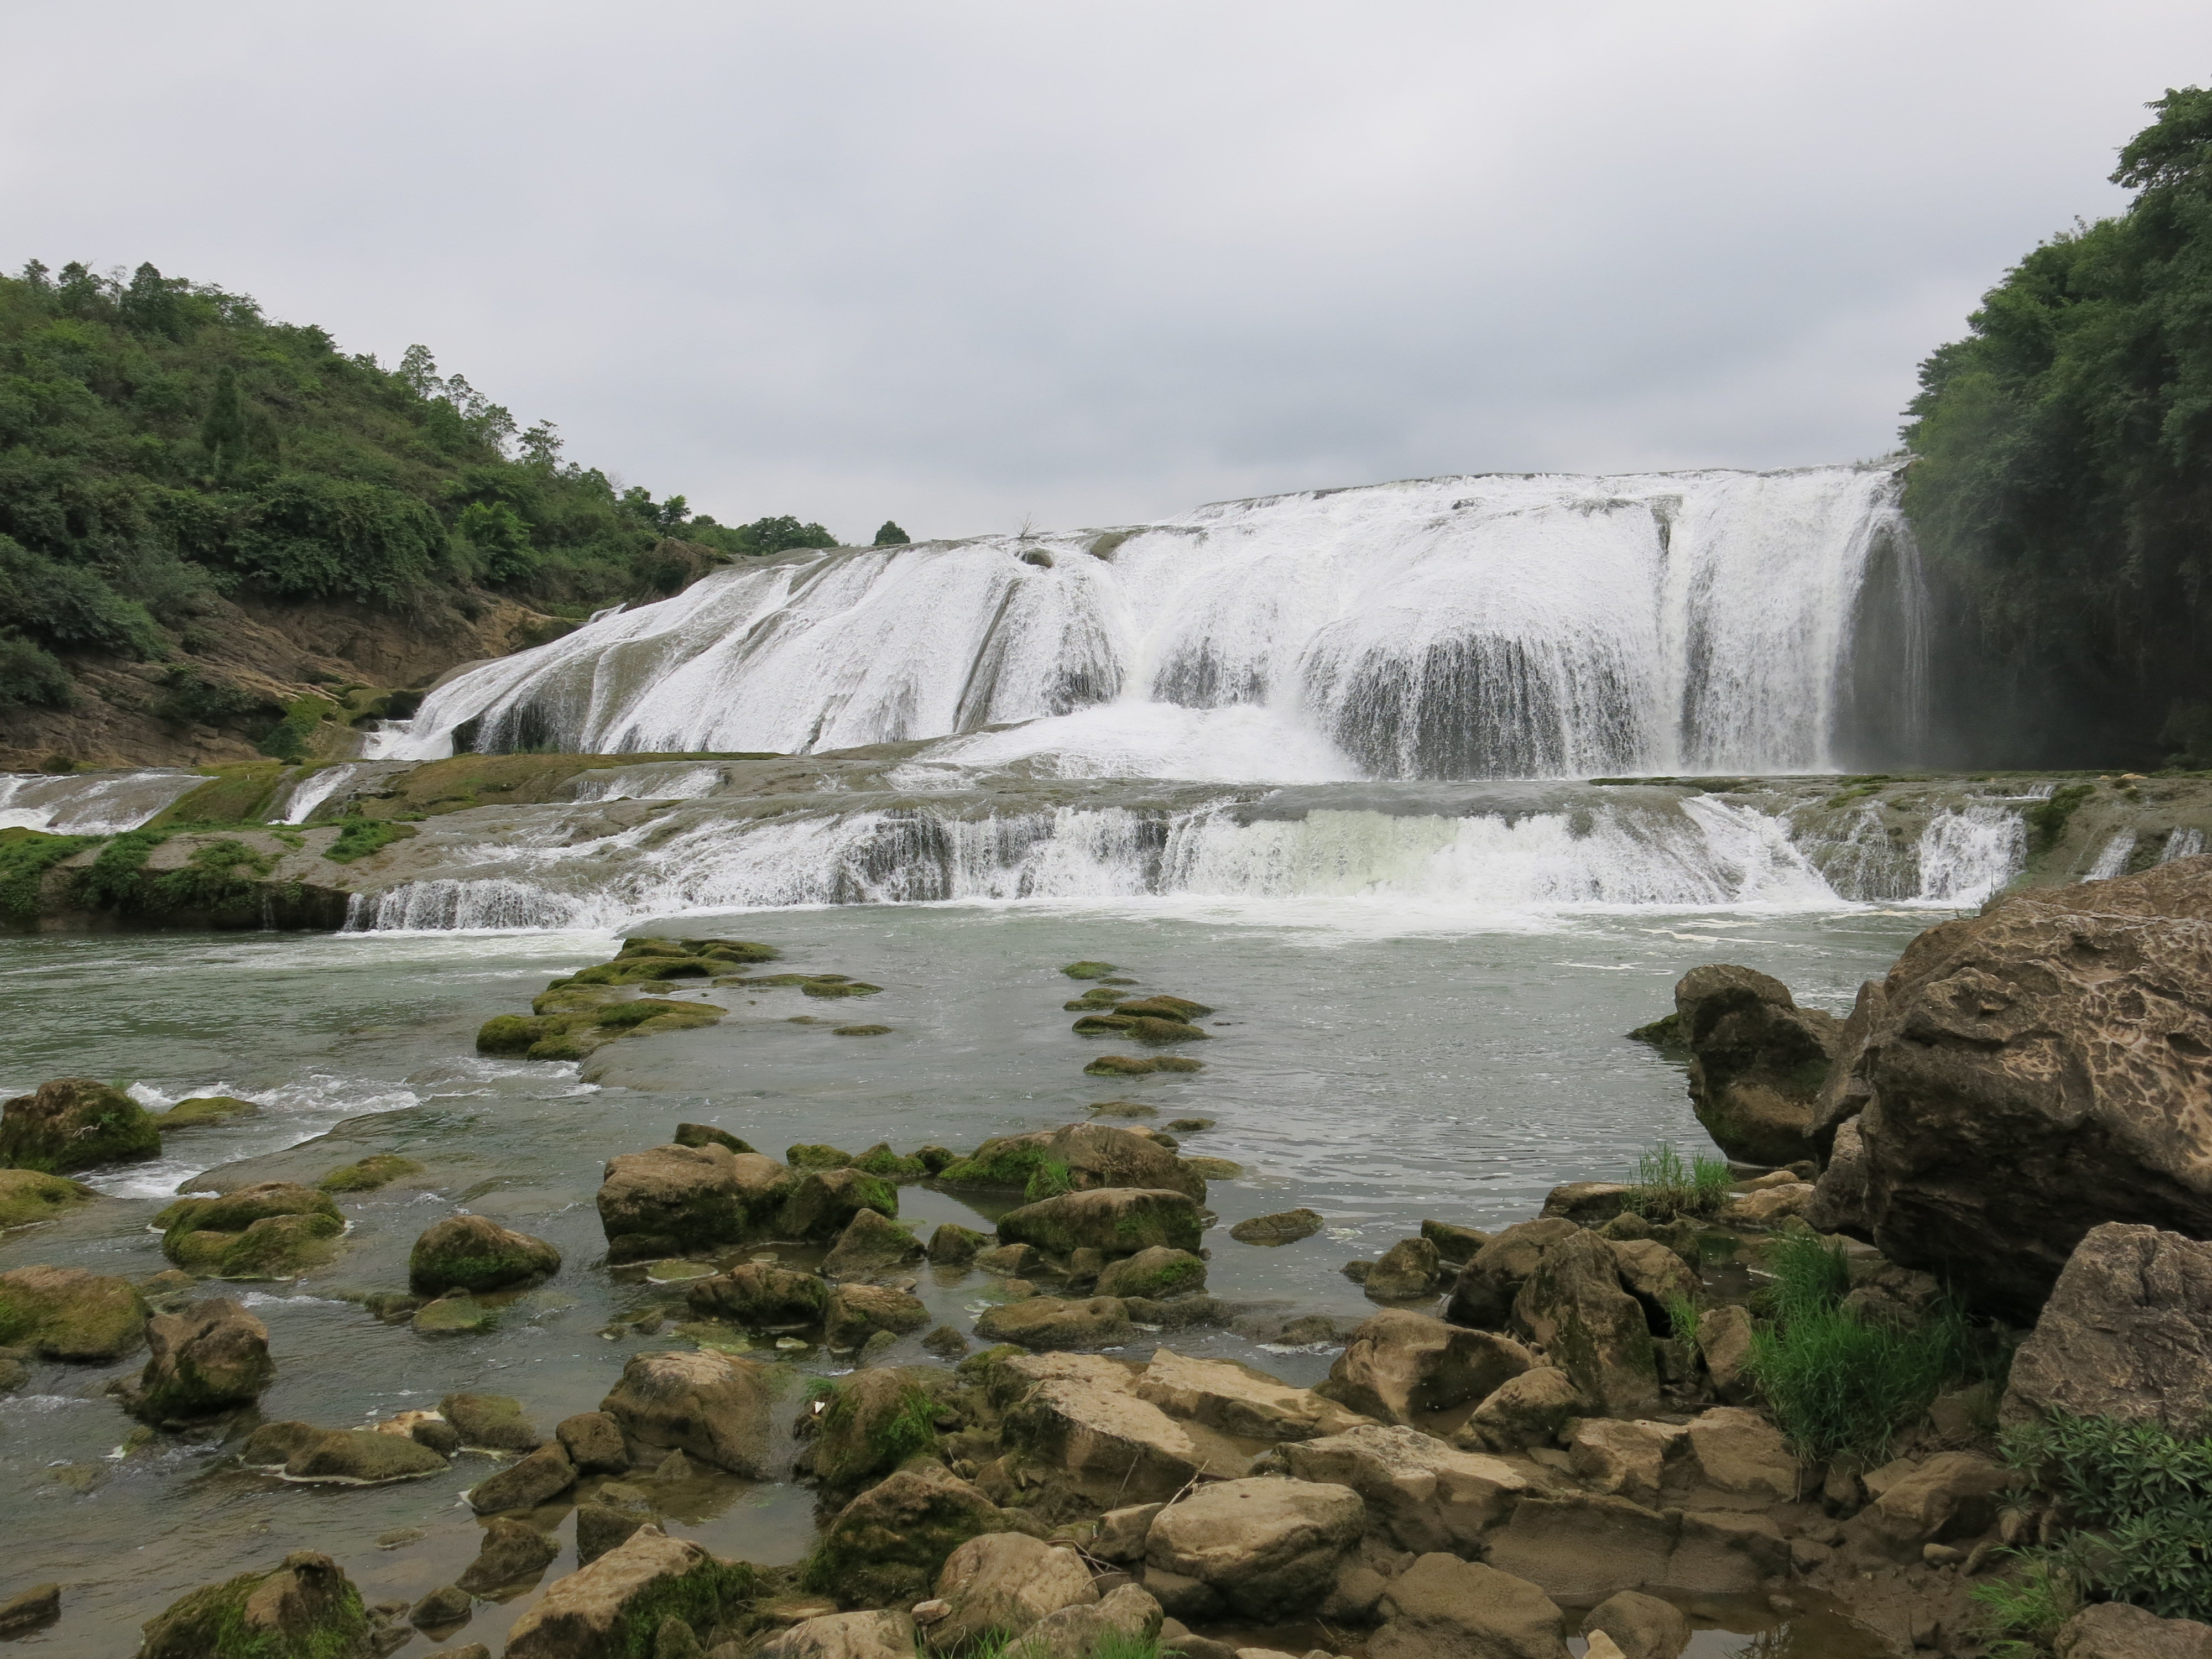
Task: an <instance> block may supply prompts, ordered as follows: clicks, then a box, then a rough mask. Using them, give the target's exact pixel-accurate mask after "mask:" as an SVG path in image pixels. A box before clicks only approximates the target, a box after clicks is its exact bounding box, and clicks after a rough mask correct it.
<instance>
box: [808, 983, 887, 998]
mask: <svg viewBox="0 0 2212 1659" xmlns="http://www.w3.org/2000/svg"><path fill="white" fill-rule="evenodd" d="M883 988H884V987H882V986H880V985H869V984H866V983H863V982H862V981H860V980H857V979H840V980H822V979H811V980H808V981H806V982H805V984H804V985H802V986H800V987H799V994H800V995H802V996H810V997H872V996H873V995H875V994H877V993H878V991H880V990H882V989H883Z"/></svg>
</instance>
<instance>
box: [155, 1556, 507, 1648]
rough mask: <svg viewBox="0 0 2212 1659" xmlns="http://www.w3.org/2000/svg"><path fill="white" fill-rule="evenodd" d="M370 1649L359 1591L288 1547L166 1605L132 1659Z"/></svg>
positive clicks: (326, 1563)
mask: <svg viewBox="0 0 2212 1659" xmlns="http://www.w3.org/2000/svg"><path fill="white" fill-rule="evenodd" d="M402 1634H404V1632H402ZM369 1651H370V1647H369V1622H368V1613H367V1612H366V1611H365V1610H364V1609H363V1608H362V1604H361V1592H360V1591H359V1590H357V1589H355V1588H354V1587H353V1583H352V1582H351V1581H350V1580H349V1579H348V1578H347V1577H346V1576H345V1573H344V1571H343V1570H342V1569H341V1568H340V1567H339V1566H338V1565H337V1562H335V1561H333V1560H331V1558H330V1557H329V1556H327V1555H322V1554H319V1553H316V1552H315V1551H313V1550H295V1551H294V1552H293V1553H291V1554H289V1555H288V1556H286V1557H285V1558H284V1561H283V1565H281V1566H279V1567H277V1568H276V1570H275V1571H272V1572H246V1573H240V1575H239V1576H238V1577H235V1578H231V1579H227V1580H225V1581H224V1582H223V1583H220V1584H210V1585H207V1586H204V1588H202V1589H196V1590H194V1591H192V1592H191V1594H190V1595H185V1596H184V1597H182V1598H180V1599H179V1600H178V1601H173V1602H172V1603H171V1604H170V1605H169V1607H167V1610H166V1611H164V1612H163V1613H161V1615H160V1617H158V1618H155V1619H152V1620H148V1621H147V1624H146V1626H145V1639H144V1641H143V1643H141V1644H140V1645H139V1649H138V1659H211V1656H222V1655H228V1654H233V1653H240V1652H252V1653H268V1654H272V1655H284V1656H287V1659H289V1656H292V1655H309V1654H312V1655H315V1656H318V1659H319V1656H323V1655H329V1656H331V1659H366V1656H367V1655H368V1653H369ZM509 1651H512V1650H509Z"/></svg>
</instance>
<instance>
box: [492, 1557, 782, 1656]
mask: <svg viewBox="0 0 2212 1659" xmlns="http://www.w3.org/2000/svg"><path fill="white" fill-rule="evenodd" d="M754 1587H755V1586H754V1579H753V1572H752V1569H751V1568H750V1567H748V1566H746V1565H744V1563H743V1562H732V1563H726V1562H721V1561H718V1560H716V1559H714V1557H713V1556H711V1555H709V1554H708V1553H707V1552H706V1551H705V1550H704V1549H702V1548H701V1547H699V1546H698V1545H696V1544H695V1543H693V1542H691V1541H690V1540H689V1539H677V1538H670V1537H668V1536H667V1535H666V1534H664V1533H663V1532H662V1531H661V1530H660V1528H658V1527H653V1526H646V1527H641V1528H638V1529H637V1531H636V1532H635V1533H633V1534H630V1536H629V1538H628V1539H626V1540H625V1541H623V1543H622V1544H620V1545H619V1546H617V1547H616V1548H614V1549H611V1550H610V1551H608V1552H607V1553H605V1555H602V1556H600V1557H599V1559H597V1560H595V1561H593V1562H592V1564H591V1565H589V1566H586V1567H581V1568H579V1569H578V1570H577V1571H574V1572H572V1573H570V1574H569V1575H568V1577H565V1578H556V1580H554V1581H553V1583H551V1584H550V1585H549V1586H547V1588H546V1590H545V1593H544V1595H543V1596H541V1597H539V1598H538V1602H537V1604H536V1605H535V1606H533V1607H531V1608H530V1609H529V1610H528V1611H527V1612H526V1613H524V1614H523V1615H522V1616H521V1618H520V1619H518V1620H515V1621H514V1625H513V1628H512V1629H510V1630H509V1632H508V1633H507V1648H506V1651H505V1656H504V1659H578V1656H580V1655H590V1654H627V1653H642V1652H645V1651H647V1650H648V1649H647V1644H649V1643H650V1642H651V1641H652V1640H653V1633H654V1632H658V1631H659V1628H660V1625H661V1621H662V1620H665V1619H669V1618H679V1619H682V1620H684V1622H685V1623H687V1624H689V1625H690V1626H692V1627H693V1628H694V1629H708V1630H711V1629H712V1628H714V1626H715V1625H716V1624H718V1623H720V1620H722V1618H723V1616H724V1614H725V1613H732V1614H734V1613H737V1612H738V1610H739V1607H740V1604H741V1603H743V1602H744V1601H746V1600H747V1599H749V1598H750V1595H752V1593H753V1590H754Z"/></svg>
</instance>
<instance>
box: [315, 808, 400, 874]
mask: <svg viewBox="0 0 2212 1659" xmlns="http://www.w3.org/2000/svg"><path fill="white" fill-rule="evenodd" d="M414 833H415V827H414V825H412V824H409V823H390V822H388V821H386V820H385V819H383V818H343V819H341V820H340V821H339V823H338V838H337V840H336V841H334V842H331V844H330V847H329V848H328V849H327V850H325V853H324V854H323V856H324V857H325V858H326V859H328V860H330V861H331V863H332V864H351V863H352V862H353V861H354V860H356V859H365V858H367V857H368V855H369V854H371V853H376V852H381V851H382V850H383V849H384V848H386V847H388V846H390V845H391V844H392V842H395V841H404V840H405V839H406V838H407V837H408V836H411V835H413V834H414Z"/></svg>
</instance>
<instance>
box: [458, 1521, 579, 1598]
mask: <svg viewBox="0 0 2212 1659" xmlns="http://www.w3.org/2000/svg"><path fill="white" fill-rule="evenodd" d="M560 1553H561V1545H560V1541H558V1540H557V1539H555V1538H552V1537H550V1536H549V1535H548V1534H544V1533H542V1532H540V1531H538V1528H535V1527H533V1526H531V1525H529V1524H528V1523H527V1522H522V1521H515V1520H510V1519H508V1518H507V1517H506V1516H495V1517H494V1518H493V1519H491V1520H489V1521H487V1522H484V1528H483V1542H482V1543H480V1544H478V1545H477V1559H475V1560H473V1561H471V1562H470V1563H469V1565H468V1568H467V1570H466V1571H464V1572H463V1573H462V1574H461V1576H460V1577H459V1579H457V1580H455V1581H454V1582H455V1583H456V1585H457V1587H458V1588H459V1589H464V1590H466V1591H467V1592H468V1593H469V1594H470V1595H489V1593H490V1592H491V1591H493V1590H495V1589H503V1588H505V1587H506V1586H507V1585H509V1584H520V1583H537V1582H538V1575H539V1574H541V1573H543V1572H544V1571H545V1569H546V1568H548V1567H550V1566H551V1565H553V1563H554V1561H555V1559H556V1558H558V1556H559V1555H560Z"/></svg>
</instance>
